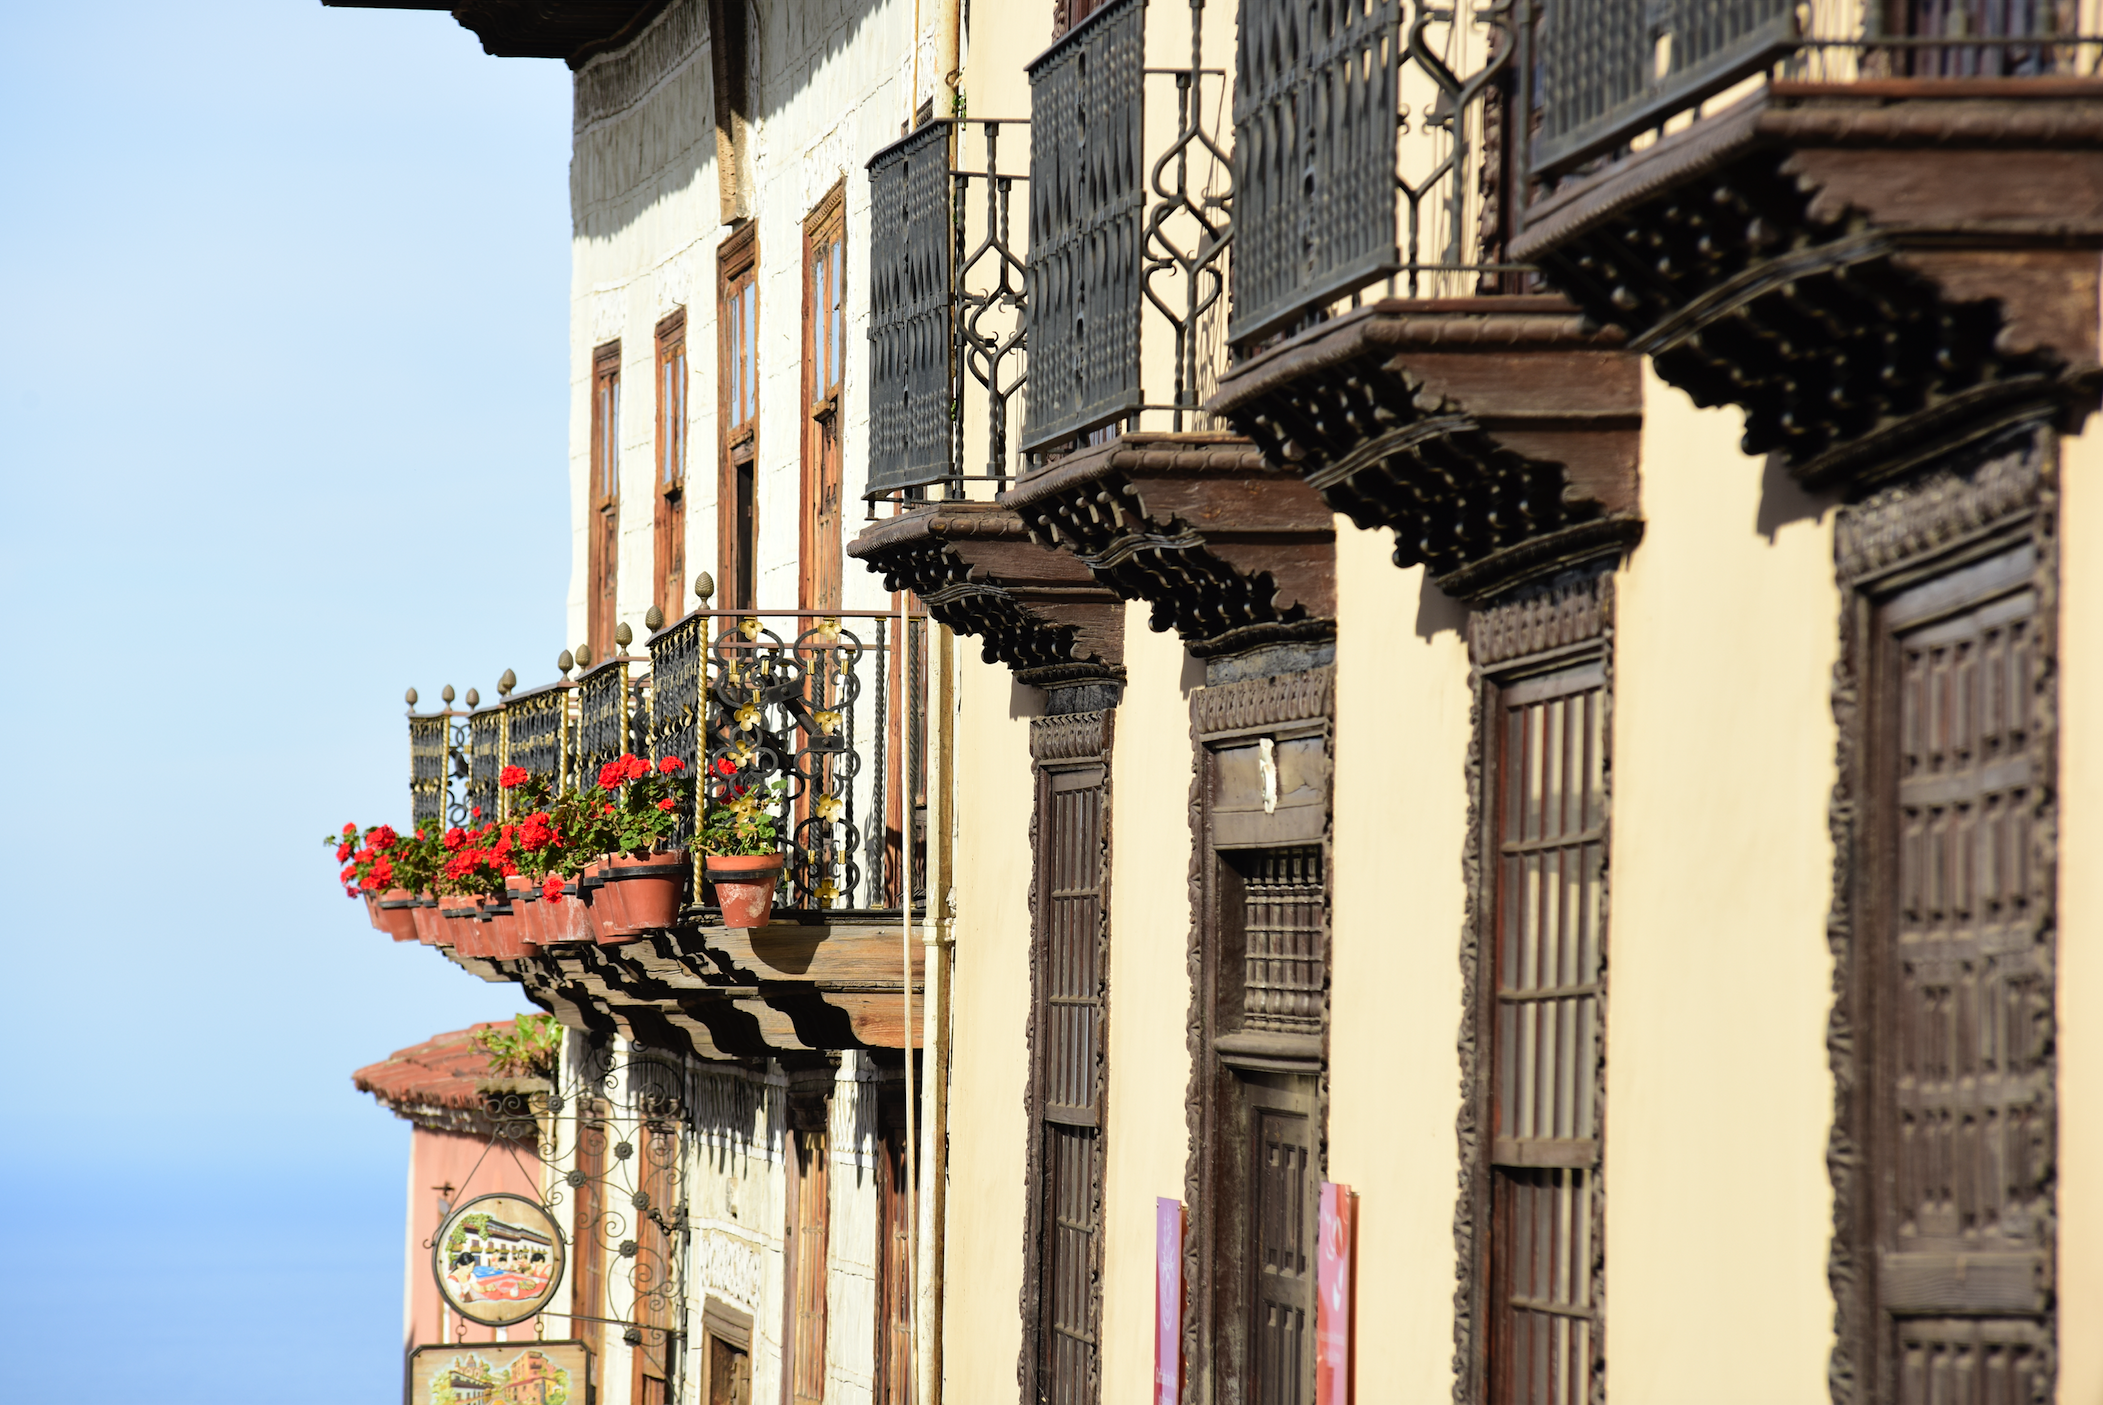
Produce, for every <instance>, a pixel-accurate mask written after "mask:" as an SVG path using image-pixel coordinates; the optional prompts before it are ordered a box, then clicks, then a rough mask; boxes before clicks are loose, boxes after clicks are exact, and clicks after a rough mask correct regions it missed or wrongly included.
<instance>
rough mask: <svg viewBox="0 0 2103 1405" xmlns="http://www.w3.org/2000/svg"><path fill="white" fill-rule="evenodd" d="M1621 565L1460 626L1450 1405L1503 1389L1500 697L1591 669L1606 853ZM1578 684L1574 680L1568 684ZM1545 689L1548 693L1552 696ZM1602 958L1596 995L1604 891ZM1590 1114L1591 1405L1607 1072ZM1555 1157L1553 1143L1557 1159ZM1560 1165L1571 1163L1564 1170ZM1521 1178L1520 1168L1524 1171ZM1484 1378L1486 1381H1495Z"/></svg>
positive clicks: (1600, 1346)
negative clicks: (1498, 1363) (1457, 1169)
mask: <svg viewBox="0 0 2103 1405" xmlns="http://www.w3.org/2000/svg"><path fill="white" fill-rule="evenodd" d="M1615 561H1618V556H1617V557H1615V558H1612V559H1609V560H1602V561H1595V562H1593V563H1591V564H1590V566H1589V567H1587V568H1584V574H1583V575H1581V576H1579V577H1577V578H1576V579H1574V580H1568V581H1565V582H1562V583H1559V584H1557V585H1554V586H1550V587H1547V588H1544V589H1541V590H1536V591H1532V592H1528V593H1526V594H1524V595H1522V596H1521V597H1519V598H1518V599H1516V600H1511V601H1507V602H1505V603H1503V604H1499V605H1495V606H1489V607H1485V608H1481V609H1478V610H1476V611H1475V612H1474V614H1473V615H1472V616H1471V618H1470V619H1469V623H1468V635H1469V639H1468V648H1469V654H1470V656H1471V660H1472V662H1473V664H1474V676H1473V686H1474V690H1475V716H1476V718H1477V723H1476V732H1475V745H1474V747H1473V748H1472V749H1471V751H1470V755H1469V761H1468V765H1469V777H1468V802H1469V803H1468V839H1467V846H1468V854H1469V855H1470V859H1471V862H1472V864H1473V866H1474V871H1475V878H1474V886H1473V888H1472V890H1471V891H1470V893H1469V904H1468V916H1467V922H1466V925H1465V927H1464V929H1463V934H1462V940H1461V974H1462V982H1461V990H1462V1011H1461V1031H1460V1056H1461V1078H1462V1086H1463V1099H1462V1108H1461V1116H1460V1121H1459V1129H1458V1130H1459V1133H1460V1146H1461V1175H1462V1182H1461V1185H1462V1188H1461V1194H1460V1197H1459V1200H1458V1203H1457V1204H1456V1206H1455V1210H1454V1224H1453V1237H1454V1242H1455V1245H1456V1248H1457V1250H1458V1255H1459V1263H1458V1279H1459V1282H1458V1285H1457V1286H1456V1288H1455V1290H1454V1308H1455V1313H1456V1321H1457V1323H1458V1326H1457V1329H1456V1334H1455V1346H1456V1348H1457V1350H1456V1357H1457V1364H1458V1366H1459V1371H1460V1378H1459V1381H1458V1382H1457V1384H1456V1387H1455V1391H1454V1400H1455V1403H1456V1405H1490V1402H1491V1401H1493V1400H1494V1399H1496V1397H1495V1396H1494V1395H1493V1393H1492V1392H1493V1389H1496V1388H1501V1387H1502V1386H1503V1385H1504V1384H1505V1383H1506V1377H1505V1376H1503V1375H1501V1374H1499V1373H1497V1372H1496V1371H1495V1370H1494V1368H1493V1359H1494V1353H1495V1351H1496V1350H1497V1349H1498V1347H1499V1345H1500V1342H1499V1340H1498V1334H1497V1332H1496V1331H1495V1330H1494V1329H1493V1325H1492V1318H1493V1317H1495V1316H1496V1315H1497V1309H1496V1301H1497V1295H1498V1292H1499V1288H1500V1284H1501V1283H1502V1281H1503V1280H1502V1278H1501V1277H1500V1275H1501V1273H1502V1272H1503V1270H1504V1269H1505V1267H1506V1266H1507V1264H1506V1262H1505V1261H1501V1260H1500V1259H1499V1258H1498V1255H1499V1253H1500V1252H1501V1251H1502V1248H1503V1244H1504V1242H1505V1237H1506V1235H1507V1234H1508V1233H1509V1230H1510V1226H1509V1225H1502V1226H1500V1224H1499V1223H1498V1222H1497V1213H1498V1203H1497V1200H1496V1196H1495V1189H1496V1186H1497V1184H1498V1180H1497V1177H1498V1169H1497V1168H1498V1165H1499V1161H1498V1158H1499V1148H1498V1147H1497V1145H1496V1143H1497V1128H1498V1121H1497V1117H1498V1106H1497V1101H1496V1078H1497V1074H1498V1062H1497V1037H1496V1034H1497V1019H1498V1011H1499V1000H1498V984H1497V983H1498V968H1497V962H1498V956H1497V952H1498V946H1499V932H1500V928H1499V925H1498V923H1499V920H1500V915H1501V912H1502V909H1501V908H1500V906H1499V881H1498V880H1499V875H1500V873H1501V872H1502V871H1503V857H1504V839H1503V829H1502V820H1503V810H1502V808H1501V807H1502V804H1503V800H1502V786H1501V784H1500V783H1501V781H1502V780H1503V773H1502V752H1503V748H1504V740H1505V728H1506V702H1507V692H1508V690H1511V691H1516V690H1519V689H1522V688H1530V687H1532V686H1535V685H1534V684H1533V680H1537V679H1546V678H1553V677H1554V676H1555V675H1557V674H1558V673H1559V672H1561V671H1564V670H1574V669H1585V670H1589V669H1591V668H1593V667H1596V668H1597V670H1598V673H1597V675H1596V679H1595V680H1593V681H1591V682H1588V683H1586V684H1585V686H1586V687H1591V686H1596V687H1597V688H1598V689H1599V708H1600V715H1599V721H1598V734H1599V746H1600V748H1601V751H1600V756H1599V765H1600V769H1601V781H1600V805H1601V807H1602V810H1603V813H1604V819H1603V820H1602V824H1603V826H1604V833H1603V837H1602V838H1601V839H1600V841H1599V842H1601V843H1602V844H1610V843H1611V828H1612V810H1613V657H1612V653H1611V650H1610V649H1609V647H1608V640H1609V639H1610V638H1611V632H1610V630H1609V624H1610V622H1611V619H1612V611H1613V576H1612V574H1611V569H1612V566H1613V564H1614V563H1615ZM1550 617H1552V618H1554V619H1555V620H1556V622H1557V628H1556V636H1555V637H1557V638H1558V639H1559V641H1560V642H1558V643H1557V644H1556V645H1554V646H1552V647H1548V648H1541V647H1540V640H1541V638H1542V631H1541V630H1540V629H1539V628H1538V627H1537V622H1538V621H1539V620H1541V619H1544V618H1550ZM1566 681H1568V682H1575V679H1568V680H1566ZM1551 686H1552V685H1551ZM1595 920H1596V922H1597V924H1598V925H1597V930H1596V940H1597V949H1598V959H1599V961H1600V962H1601V963H1602V974H1601V977H1600V982H1599V984H1600V987H1601V989H1602V990H1603V989H1604V985H1605V979H1606V978H1605V975H1604V969H1605V964H1604V963H1606V962H1607V961H1608V956H1607V949H1608V945H1609V935H1610V932H1611V927H1612V920H1611V911H1610V903H1609V899H1608V896H1607V894H1606V893H1605V891H1604V890H1603V889H1602V891H1601V893H1600V896H1599V906H1598V909H1597V913H1596V918H1595ZM1598 1010H1599V1011H1600V1013H1598V1014H1597V1015H1596V1017H1595V1021H1594V1039H1595V1045H1596V1047H1600V1048H1603V1046H1604V1042H1605V1017H1604V1014H1603V1011H1604V1001H1603V998H1602V1001H1601V1003H1600V1005H1599V1006H1598ZM1593 1073H1594V1083H1593V1086H1592V1089H1591V1109H1592V1119H1593V1125H1594V1127H1595V1129H1596V1133H1597V1135H1596V1137H1595V1138H1594V1139H1593V1145H1592V1146H1591V1147H1590V1148H1589V1150H1588V1152H1587V1154H1588V1155H1589V1157H1590V1165H1591V1167H1592V1169H1593V1171H1594V1174H1593V1177H1592V1181H1591V1183H1590V1185H1589V1186H1588V1187H1587V1200H1586V1205H1587V1208H1588V1211H1589V1220H1588V1226H1587V1234H1588V1242H1589V1259H1590V1264H1589V1273H1588V1281H1587V1289H1588V1297H1589V1301H1590V1306H1591V1320H1592V1323H1593V1326H1592V1331H1591V1341H1590V1350H1589V1352H1588V1353H1587V1356H1588V1362H1587V1370H1588V1377H1587V1381H1586V1382H1585V1384H1584V1386H1583V1388H1582V1389H1581V1390H1580V1391H1579V1392H1578V1394H1577V1396H1576V1398H1577V1399H1578V1400H1581V1401H1591V1400H1594V1399H1596V1398H1597V1390H1598V1388H1599V1386H1600V1383H1601V1382H1602V1381H1603V1379H1604V1375H1603V1372H1604V1362H1605V1354H1606V1319H1607V1301H1606V1290H1605V1289H1606V1283H1605V1259H1604V1255H1605V1238H1604V1230H1605V1224H1604V1216H1605V1208H1606V1185H1607V1182H1606V1178H1605V1169H1604V1161H1603V1155H1602V1152H1603V1148H1604V1146H1605V1137H1606V1115H1607V1108H1606V1090H1605V1084H1604V1076H1605V1063H1604V1059H1603V1058H1600V1059H1596V1060H1595V1061H1594V1066H1593ZM1559 1145H1560V1144H1558V1146H1559ZM1505 1156H1506V1160H1507V1161H1510V1160H1514V1159H1516V1160H1518V1161H1527V1160H1528V1159H1529V1157H1530V1159H1531V1160H1534V1161H1545V1162H1552V1161H1555V1160H1556V1159H1558V1158H1557V1156H1556V1155H1555V1154H1554V1149H1550V1150H1549V1151H1544V1152H1542V1153H1541V1154H1539V1155H1533V1154H1532V1153H1527V1152H1525V1151H1524V1150H1523V1149H1522V1148H1517V1147H1514V1148H1510V1149H1508V1150H1507V1151H1506V1152H1505ZM1563 1159H1565V1160H1567V1159H1568V1157H1564V1158H1563ZM1519 1169H1525V1168H1524V1167H1521V1168H1519ZM1493 1377H1494V1379H1493Z"/></svg>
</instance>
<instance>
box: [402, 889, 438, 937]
mask: <svg viewBox="0 0 2103 1405" xmlns="http://www.w3.org/2000/svg"><path fill="white" fill-rule="evenodd" d="M409 911H410V913H411V915H412V916H413V917H414V919H415V922H416V939H417V940H418V941H420V942H422V943H423V944H424V945H425V946H436V945H438V938H439V936H440V935H441V934H440V931H439V927H438V899H436V898H434V897H432V896H431V895H430V894H429V893H418V894H417V895H416V906H415V907H413V908H411V909H409Z"/></svg>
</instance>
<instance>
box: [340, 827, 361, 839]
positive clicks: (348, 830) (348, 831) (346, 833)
mask: <svg viewBox="0 0 2103 1405" xmlns="http://www.w3.org/2000/svg"><path fill="white" fill-rule="evenodd" d="M357 832H358V827H357V826H356V825H354V824H347V825H345V826H344V827H343V837H344V838H346V839H349V838H351V837H353V836H354V835H356V834H357Z"/></svg>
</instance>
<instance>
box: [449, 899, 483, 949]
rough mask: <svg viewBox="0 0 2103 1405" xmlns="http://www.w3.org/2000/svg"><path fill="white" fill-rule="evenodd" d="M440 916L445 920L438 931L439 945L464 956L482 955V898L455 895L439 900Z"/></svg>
mask: <svg viewBox="0 0 2103 1405" xmlns="http://www.w3.org/2000/svg"><path fill="white" fill-rule="evenodd" d="M438 915H439V917H440V918H441V919H443V921H442V924H441V925H440V927H439V929H438V944H439V945H440V946H449V947H451V948H452V949H453V950H455V951H457V952H459V953H460V954H461V955H462V956H480V955H481V954H482V937H481V933H480V930H479V929H480V927H481V923H480V922H479V921H477V919H478V918H480V917H481V915H482V900H481V899H480V898H471V897H462V896H459V895H458V894H455V895H453V896H450V897H443V898H440V899H439V900H438Z"/></svg>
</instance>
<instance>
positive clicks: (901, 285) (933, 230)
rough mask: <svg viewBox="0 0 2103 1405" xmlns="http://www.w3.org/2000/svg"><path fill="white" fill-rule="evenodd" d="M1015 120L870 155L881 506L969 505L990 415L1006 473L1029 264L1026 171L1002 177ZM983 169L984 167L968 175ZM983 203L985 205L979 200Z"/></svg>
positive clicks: (946, 125)
mask: <svg viewBox="0 0 2103 1405" xmlns="http://www.w3.org/2000/svg"><path fill="white" fill-rule="evenodd" d="M1016 125H1020V124H1017V123H1013V122H1005V123H1004V122H1000V121H984V120H967V119H964V118H961V117H959V118H945V119H940V120H937V121H932V122H928V123H925V124H923V125H922V126H920V127H918V128H916V129H914V130H913V131H912V132H910V133H908V134H907V135H906V136H905V137H903V138H901V139H900V140H898V141H896V142H893V143H892V144H891V145H889V146H887V147H885V148H884V149H883V150H881V151H879V152H877V153H876V155H874V156H872V157H870V158H869V163H868V170H869V203H870V236H871V246H872V247H873V248H876V249H879V250H883V251H885V256H884V257H882V258H879V259H878V260H876V262H875V265H874V267H873V269H872V272H871V276H870V285H869V382H870V391H869V484H868V489H867V492H866V494H865V496H866V497H868V498H869V499H871V500H874V499H878V498H888V497H893V496H896V497H902V498H906V499H909V500H912V499H922V498H925V497H926V496H928V490H929V489H931V488H938V487H939V488H940V489H941V490H942V492H943V495H944V496H947V497H961V496H963V484H964V483H965V482H966V481H968V480H970V479H971V478H973V477H977V476H980V475H974V474H972V473H970V472H969V471H968V470H967V467H966V462H965V459H966V455H965V441H966V438H967V423H969V424H972V425H975V424H977V423H978V416H979V415H980V414H981V413H983V415H984V426H985V438H986V448H987V453H986V471H985V474H984V475H983V477H985V478H988V479H991V480H993V481H996V482H998V481H1002V480H1004V479H1005V478H1006V477H1007V475H1008V421H1009V418H1010V413H1011V405H1012V402H1013V400H1014V398H1015V396H1016V394H1017V393H1018V392H1019V390H1020V389H1021V386H1022V382H1023V379H1024V375H1025V372H1024V370H1023V331H1022V306H1023V286H1022V261H1021V260H1020V259H1019V258H1017V257H1016V256H1015V254H1014V252H1013V248H1012V228H1011V219H1010V213H1009V204H1010V200H1011V198H1012V196H1013V193H1014V186H1015V182H1016V181H1018V180H1024V179H1026V177H1025V176H1023V175H1022V174H1021V173H1019V172H1006V171H1002V170H1001V169H1000V134H1001V128H1002V127H1003V126H1016ZM973 161H978V162H981V163H983V169H971V168H970V164H971V163H972V162H973ZM974 185H976V186H977V187H978V191H977V193H978V194H983V197H984V199H983V207H982V208H981V202H980V201H979V200H978V199H977V198H976V194H975V192H974V189H973V187H974Z"/></svg>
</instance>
